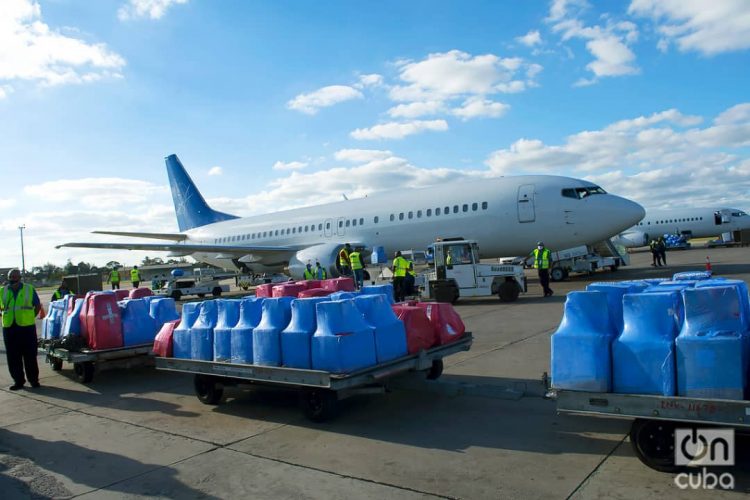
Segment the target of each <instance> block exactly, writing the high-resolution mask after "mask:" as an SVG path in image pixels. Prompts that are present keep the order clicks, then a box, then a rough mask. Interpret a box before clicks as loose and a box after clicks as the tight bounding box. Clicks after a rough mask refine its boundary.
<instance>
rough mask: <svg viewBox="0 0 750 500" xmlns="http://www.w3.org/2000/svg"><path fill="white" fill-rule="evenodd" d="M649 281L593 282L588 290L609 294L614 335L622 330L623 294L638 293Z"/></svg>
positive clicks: (608, 301)
mask: <svg viewBox="0 0 750 500" xmlns="http://www.w3.org/2000/svg"><path fill="white" fill-rule="evenodd" d="M648 287H649V285H648V283H633V282H631V283H618V282H599V283H591V284H590V285H588V286H587V287H586V291H589V292H593V291H599V292H603V293H605V294H606V295H607V305H608V307H609V316H610V322H611V324H612V327H613V331H612V336H613V337H614V336H617V335H619V334H620V332H621V331H622V326H623V324H622V296H623V295H625V294H626V293H638V292H642V291H643V290H645V289H646V288H648Z"/></svg>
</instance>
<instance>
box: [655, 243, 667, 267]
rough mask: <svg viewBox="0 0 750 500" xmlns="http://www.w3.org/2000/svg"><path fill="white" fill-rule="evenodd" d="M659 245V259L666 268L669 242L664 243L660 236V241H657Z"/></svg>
mask: <svg viewBox="0 0 750 500" xmlns="http://www.w3.org/2000/svg"><path fill="white" fill-rule="evenodd" d="M656 243H657V245H658V246H657V250H658V251H659V255H658V256H657V257H660V258H661V265H662V266H666V265H667V242H666V241H664V237H663V236H659V239H658V240H656Z"/></svg>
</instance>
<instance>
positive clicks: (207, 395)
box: [155, 332, 473, 422]
mask: <svg viewBox="0 0 750 500" xmlns="http://www.w3.org/2000/svg"><path fill="white" fill-rule="evenodd" d="M472 342H473V338H472V335H471V333H469V332H466V333H465V334H464V336H463V337H462V338H461V339H460V340H457V341H456V342H452V343H450V344H446V345H442V346H438V347H433V348H432V349H428V350H426V351H420V352H419V353H418V354H411V355H408V356H404V357H401V358H398V359H394V360H392V361H388V362H385V363H381V364H377V365H374V366H371V367H368V368H363V369H361V370H357V371H355V372H352V373H346V374H335V373H330V372H326V371H320V370H306V369H298V368H284V367H275V366H259V365H245V364H233V363H224V362H214V361H197V360H191V359H177V358H159V357H157V358H155V363H156V368H157V370H168V371H175V372H182V373H192V374H194V375H195V378H194V387H195V394H196V396H198V399H199V400H200V401H201V402H202V403H204V404H207V405H216V404H219V403H220V402H221V400H222V397H223V394H224V387H227V386H236V385H243V384H245V385H247V384H249V385H265V386H272V387H279V388H286V389H294V390H297V391H299V394H300V404H301V406H302V409H303V411H304V412H305V415H306V416H307V417H308V418H309V419H310V420H312V421H314V422H322V421H324V420H328V419H330V418H332V417H333V416H335V414H336V412H337V406H338V401H340V400H342V399H346V398H348V397H350V396H353V395H356V394H374V393H381V392H384V390H385V386H386V383H387V382H388V381H389V380H390V379H392V378H393V377H395V376H397V375H402V374H405V373H407V372H426V378H427V379H430V380H435V379H437V378H438V377H440V375H441V374H442V372H443V358H444V357H446V356H449V355H451V354H454V353H457V352H462V351H468V350H469V349H470V348H471V344H472Z"/></svg>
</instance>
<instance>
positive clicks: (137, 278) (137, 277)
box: [130, 266, 141, 288]
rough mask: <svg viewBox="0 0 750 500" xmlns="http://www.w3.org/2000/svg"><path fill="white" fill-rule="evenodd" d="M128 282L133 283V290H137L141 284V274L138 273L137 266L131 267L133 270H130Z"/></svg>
mask: <svg viewBox="0 0 750 500" xmlns="http://www.w3.org/2000/svg"><path fill="white" fill-rule="evenodd" d="M130 281H131V283H133V288H138V285H140V284H141V272H140V271H138V266H133V269H131V270H130Z"/></svg>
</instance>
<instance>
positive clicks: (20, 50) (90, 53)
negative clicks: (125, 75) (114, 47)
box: [0, 0, 125, 96]
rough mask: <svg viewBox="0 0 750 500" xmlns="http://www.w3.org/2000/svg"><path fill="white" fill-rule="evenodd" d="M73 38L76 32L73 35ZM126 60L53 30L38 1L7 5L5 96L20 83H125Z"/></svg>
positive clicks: (1, 26) (1, 48)
mask: <svg viewBox="0 0 750 500" xmlns="http://www.w3.org/2000/svg"><path fill="white" fill-rule="evenodd" d="M68 32H70V30H68ZM124 66H125V60H124V59H123V58H122V57H121V56H120V55H118V54H116V53H115V52H112V51H111V50H110V49H109V48H107V46H106V45H104V44H102V43H89V42H87V41H84V40H82V39H80V38H76V37H73V36H69V35H65V34H63V33H61V32H60V31H59V30H55V29H53V28H50V27H49V26H48V25H47V24H45V23H44V22H43V20H42V9H41V7H40V6H39V4H38V3H37V2H36V1H34V0H4V1H3V7H2V13H1V14H0V90H1V92H2V94H3V96H7V95H8V93H9V92H10V91H11V90H12V88H11V87H12V86H17V84H18V82H21V81H30V82H37V83H39V84H41V85H62V84H69V83H88V82H94V81H97V80H101V79H103V78H119V77H121V76H122V75H121V74H120V70H121V69H122V68H123V67H124Z"/></svg>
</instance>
